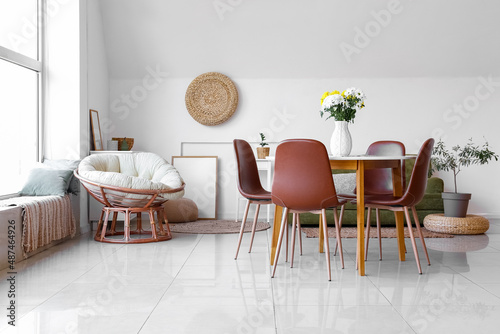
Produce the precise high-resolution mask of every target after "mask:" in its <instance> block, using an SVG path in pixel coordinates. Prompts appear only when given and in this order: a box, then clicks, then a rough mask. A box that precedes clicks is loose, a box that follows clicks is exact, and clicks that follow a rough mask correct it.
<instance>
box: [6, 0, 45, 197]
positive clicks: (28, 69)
mask: <svg viewBox="0 0 500 334" xmlns="http://www.w3.org/2000/svg"><path fill="white" fill-rule="evenodd" d="M40 3H41V2H40ZM39 12H40V13H41V11H39V1H38V0H16V1H1V2H0V51H1V52H0V92H1V95H0V96H1V98H0V142H1V143H2V145H1V146H0V155H1V157H2V158H1V160H0V196H1V195H7V194H13V193H16V192H18V191H20V190H21V187H22V183H23V180H24V178H25V177H26V174H27V173H28V172H29V169H30V168H31V167H33V166H34V165H35V163H36V161H37V159H38V156H39V152H38V150H39V146H40V145H39V137H40V136H39V110H40V108H39V103H40V102H39V101H40V100H39V96H40V94H41V92H40V87H39V82H40V79H39V76H40V75H41V72H40V71H41V68H42V66H41V62H40V61H39V52H38V51H39V45H38V44H39V32H38V17H39V14H38V13H39Z"/></svg>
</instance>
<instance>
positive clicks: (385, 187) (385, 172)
mask: <svg viewBox="0 0 500 334" xmlns="http://www.w3.org/2000/svg"><path fill="white" fill-rule="evenodd" d="M405 154H406V151H405V146H404V144H403V143H401V142H399V141H392V140H382V141H376V142H374V143H372V144H370V146H369V147H368V149H367V150H366V155H376V156H380V155H385V156H403V155H405ZM404 170H405V168H404V165H403V166H402V172H401V182H402V183H401V184H402V185H403V186H404V185H405V173H404ZM392 193H393V187H392V170H391V169H390V168H377V169H367V170H366V171H365V196H371V195H392ZM339 196H340V197H343V198H347V199H356V189H354V193H353V194H339ZM375 215H376V222H377V237H378V245H379V259H380V260H382V237H381V226H380V213H379V209H378V208H376V209H375ZM370 220H371V208H368V213H367V215H366V231H365V232H366V236H365V260H366V259H367V257H368V245H369V241H370ZM340 228H341V231H342V226H340ZM336 250H337V247H335V251H336Z"/></svg>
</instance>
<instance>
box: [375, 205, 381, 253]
mask: <svg viewBox="0 0 500 334" xmlns="http://www.w3.org/2000/svg"><path fill="white" fill-rule="evenodd" d="M375 214H376V219H377V237H378V253H379V260H380V261H382V228H381V226H380V211H379V209H378V208H377V209H375Z"/></svg>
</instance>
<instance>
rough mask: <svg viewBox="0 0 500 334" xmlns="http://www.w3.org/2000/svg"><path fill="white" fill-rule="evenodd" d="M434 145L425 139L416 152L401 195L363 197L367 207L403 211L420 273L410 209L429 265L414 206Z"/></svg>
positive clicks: (422, 190)
mask: <svg viewBox="0 0 500 334" xmlns="http://www.w3.org/2000/svg"><path fill="white" fill-rule="evenodd" d="M433 147H434V139H432V138H430V139H428V140H426V141H425V142H424V143H423V145H422V147H421V148H420V151H419V152H418V155H417V158H416V161H415V166H414V167H413V171H412V173H411V177H410V181H409V183H408V187H406V190H405V192H404V194H403V196H402V197H395V196H393V195H392V194H389V195H384V194H381V195H372V196H368V197H366V198H365V206H366V207H368V208H376V209H384V210H391V211H404V213H405V218H406V224H407V226H408V232H409V234H410V238H411V243H412V247H413V252H414V254H415V261H416V262H417V267H418V272H419V273H420V274H422V268H421V266H420V259H419V257H418V250H417V245H416V243H415V237H414V235H413V228H412V222H411V218H410V212H409V210H410V209H411V211H412V213H413V219H414V220H415V225H416V228H417V233H418V236H419V238H420V241H421V242H422V247H423V249H424V252H425V256H426V258H427V263H428V264H429V265H430V264H431V262H430V260H429V254H428V253H427V247H426V246H425V240H424V237H423V235H422V230H421V228H420V222H419V220H418V216H417V211H416V210H415V206H416V205H417V204H418V203H419V202H420V201H421V200H422V198H423V197H424V194H425V189H426V187H427V175H428V174H427V173H428V171H429V163H430V159H431V155H432V148H433Z"/></svg>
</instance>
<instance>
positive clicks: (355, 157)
mask: <svg viewBox="0 0 500 334" xmlns="http://www.w3.org/2000/svg"><path fill="white" fill-rule="evenodd" d="M416 157H417V156H416V155H365V154H360V155H348V156H345V157H337V156H333V155H329V156H328V158H329V159H330V160H410V159H415V158H416ZM266 159H267V160H275V156H268V157H266Z"/></svg>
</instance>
